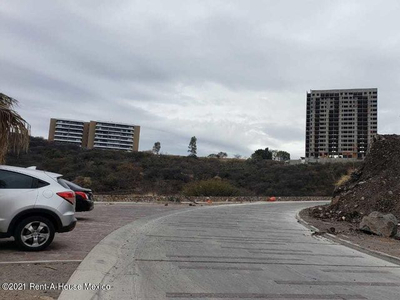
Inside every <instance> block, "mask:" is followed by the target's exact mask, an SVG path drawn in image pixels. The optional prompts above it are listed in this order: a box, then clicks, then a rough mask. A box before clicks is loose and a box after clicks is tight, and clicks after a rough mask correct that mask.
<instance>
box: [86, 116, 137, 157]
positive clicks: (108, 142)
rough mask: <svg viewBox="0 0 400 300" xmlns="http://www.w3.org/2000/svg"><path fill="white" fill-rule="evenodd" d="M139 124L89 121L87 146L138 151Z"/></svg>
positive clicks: (90, 147)
mask: <svg viewBox="0 0 400 300" xmlns="http://www.w3.org/2000/svg"><path fill="white" fill-rule="evenodd" d="M139 136H140V126H135V125H129V124H121V123H109V122H99V121H90V124H89V138H88V145H87V148H89V149H93V148H97V149H115V150H126V151H138V149H139Z"/></svg>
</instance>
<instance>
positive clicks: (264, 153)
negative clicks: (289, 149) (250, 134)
mask: <svg viewBox="0 0 400 300" xmlns="http://www.w3.org/2000/svg"><path fill="white" fill-rule="evenodd" d="M251 159H253V160H263V159H267V160H272V151H270V150H269V149H268V148H265V150H263V149H258V150H256V151H254V153H253V154H252V155H251Z"/></svg>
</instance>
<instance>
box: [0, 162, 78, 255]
mask: <svg viewBox="0 0 400 300" xmlns="http://www.w3.org/2000/svg"><path fill="white" fill-rule="evenodd" d="M61 176H62V175H60V174H55V173H50V172H45V171H39V170H36V169H33V168H27V169H25V168H18V167H11V166H3V165H0V238H1V237H3V238H5V237H11V236H14V239H15V241H16V242H17V244H18V245H19V246H20V247H21V248H22V249H24V250H30V251H39V250H43V249H44V248H46V247H47V246H48V245H50V243H51V242H52V241H53V239H54V234H55V232H67V231H71V230H73V229H74V228H75V225H76V218H75V193H74V192H73V191H71V190H70V189H69V187H68V186H65V184H64V183H63V182H62V180H60V178H61Z"/></svg>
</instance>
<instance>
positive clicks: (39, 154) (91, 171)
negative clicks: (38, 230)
mask: <svg viewBox="0 0 400 300" xmlns="http://www.w3.org/2000/svg"><path fill="white" fill-rule="evenodd" d="M7 164H8V165H14V166H23V167H28V166H37V167H38V169H43V170H48V171H52V172H56V173H60V174H63V175H64V177H65V178H66V179H68V180H71V181H75V182H77V183H78V184H81V185H84V186H86V187H90V188H92V189H93V190H94V191H95V192H96V193H136V194H157V195H174V194H179V193H181V192H182V189H183V188H184V187H185V185H187V184H188V183H192V184H193V182H194V181H200V180H207V179H213V178H217V180H223V181H225V182H227V183H229V184H230V185H232V186H234V187H236V188H237V189H239V190H240V194H241V195H265V196H268V195H269V196H270V195H275V196H330V195H331V194H332V193H333V190H334V187H335V186H334V184H335V182H336V181H337V180H338V179H339V178H340V177H341V176H342V175H344V174H346V173H347V171H348V169H349V168H353V167H354V164H353V163H349V164H340V163H338V164H326V165H296V166H288V165H284V164H283V163H281V162H275V161H269V160H261V161H252V160H239V159H217V158H191V157H180V156H168V155H160V156H156V155H153V154H152V153H145V152H121V151H108V150H85V149H81V148H79V147H76V146H73V145H66V144H56V143H50V142H48V141H46V140H44V139H42V138H31V143H30V148H29V152H28V153H26V154H25V153H23V154H20V155H18V156H17V155H15V154H9V155H8V157H7Z"/></svg>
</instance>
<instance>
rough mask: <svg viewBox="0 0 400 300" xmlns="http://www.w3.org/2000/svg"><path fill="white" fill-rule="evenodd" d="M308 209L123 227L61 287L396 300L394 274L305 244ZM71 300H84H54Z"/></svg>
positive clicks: (139, 295) (225, 213)
mask: <svg viewBox="0 0 400 300" xmlns="http://www.w3.org/2000/svg"><path fill="white" fill-rule="evenodd" d="M312 205H315V203H310V202H308V203H305V202H303V203H298V202H297V203H264V204H249V205H234V206H221V207H213V208H195V209H193V210H189V211H182V212H174V213H171V214H170V215H168V216H164V217H162V218H158V219H155V220H152V221H150V222H147V223H142V224H139V223H136V224H132V225H128V226H126V227H124V228H123V229H121V230H119V232H115V234H114V235H113V236H110V239H109V241H108V243H107V244H104V245H99V248H98V249H95V250H97V251H93V253H92V255H89V257H88V260H87V261H84V263H83V264H82V266H81V267H80V268H78V272H77V273H76V274H74V276H73V277H72V278H71V280H70V283H80V282H82V281H83V282H87V281H89V282H90V280H102V283H103V284H110V285H111V286H112V289H111V290H110V291H108V292H105V291H101V292H97V293H96V294H95V295H94V298H99V299H169V300H178V299H179V300H181V299H186V300H189V299H346V300H351V299H369V300H373V299H374V300H384V299H391V300H398V299H400V266H398V265H394V264H392V263H389V262H386V261H383V260H380V259H378V258H375V257H371V256H369V255H367V254H364V253H360V252H357V251H355V250H352V249H349V248H346V247H345V246H341V245H338V244H336V243H333V242H330V241H328V240H325V239H321V238H318V237H314V236H312V235H311V232H310V231H309V230H307V229H306V228H304V227H303V226H302V225H300V224H298V223H297V221H296V219H295V215H296V212H298V211H299V210H301V209H302V208H305V207H308V206H312ZM118 242H119V243H120V244H121V245H120V246H118V247H117V246H116V244H117V243H118ZM101 253H103V254H102V255H101ZM115 255H117V256H118V257H115ZM96 271H97V273H96ZM100 273H101V274H102V275H101V276H100V277H103V278H100V277H99V276H98V275H99V274H100ZM71 293H72V294H71ZM72 295H74V296H75V299H79V296H81V299H89V298H91V297H92V296H93V295H90V294H82V293H81V294H79V293H77V292H75V293H74V292H70V293H63V294H62V295H61V297H60V299H68V297H71V296H72Z"/></svg>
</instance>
